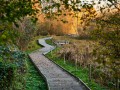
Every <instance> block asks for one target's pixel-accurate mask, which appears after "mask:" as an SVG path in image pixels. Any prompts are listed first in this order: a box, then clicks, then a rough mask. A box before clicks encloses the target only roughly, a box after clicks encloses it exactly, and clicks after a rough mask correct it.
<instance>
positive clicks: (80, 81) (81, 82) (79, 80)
mask: <svg viewBox="0 0 120 90" xmlns="http://www.w3.org/2000/svg"><path fill="white" fill-rule="evenodd" d="M43 55H44V54H43ZM44 56H45V57H46V58H48V59H49V60H50V61H51V62H53V63H54V64H55V65H56V66H58V67H60V68H61V69H62V70H63V71H65V72H67V73H68V74H70V75H71V76H72V77H74V78H75V79H76V80H77V81H78V82H79V83H80V84H82V85H84V87H85V88H86V90H91V89H90V88H89V87H88V86H87V84H86V83H84V82H83V81H82V80H81V79H80V78H78V77H76V76H75V75H73V74H72V73H70V72H69V71H67V70H66V69H65V68H63V67H62V66H60V65H59V64H57V63H56V62H54V61H53V60H51V59H50V58H49V57H47V56H46V55H44Z"/></svg>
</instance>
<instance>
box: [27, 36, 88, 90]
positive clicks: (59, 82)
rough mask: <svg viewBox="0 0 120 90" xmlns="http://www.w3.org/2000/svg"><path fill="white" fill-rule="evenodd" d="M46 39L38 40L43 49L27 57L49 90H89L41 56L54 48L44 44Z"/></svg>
mask: <svg viewBox="0 0 120 90" xmlns="http://www.w3.org/2000/svg"><path fill="white" fill-rule="evenodd" d="M46 39H49V38H44V39H40V40H39V43H40V44H42V45H43V46H45V47H44V48H42V49H40V50H38V51H35V52H33V53H31V54H29V56H30V58H31V60H32V62H33V63H34V64H35V65H36V67H37V68H38V69H39V71H40V72H41V73H42V74H43V75H44V76H45V78H46V80H47V83H48V87H49V90H89V89H88V88H86V87H85V85H83V84H81V83H80V82H78V81H77V80H76V79H75V78H74V77H73V76H71V75H70V74H68V73H67V72H66V71H64V70H63V69H61V68H60V67H58V66H57V65H56V64H54V63H53V62H52V61H50V60H49V59H48V58H46V57H45V56H44V55H43V54H46V53H48V52H49V51H50V50H52V49H54V48H55V47H53V46H50V45H48V44H46V43H45V40H46Z"/></svg>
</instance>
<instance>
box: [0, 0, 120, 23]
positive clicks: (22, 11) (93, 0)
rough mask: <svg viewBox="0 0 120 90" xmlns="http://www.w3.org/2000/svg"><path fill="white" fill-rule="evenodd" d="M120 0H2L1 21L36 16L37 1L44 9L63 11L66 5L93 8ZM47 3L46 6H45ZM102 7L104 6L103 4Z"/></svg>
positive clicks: (0, 7)
mask: <svg viewBox="0 0 120 90" xmlns="http://www.w3.org/2000/svg"><path fill="white" fill-rule="evenodd" d="M119 1H120V0H0V21H4V22H6V21H8V22H15V21H16V20H17V19H20V18H21V17H25V16H27V15H29V16H31V15H32V16H34V15H35V14H36V13H37V12H38V10H37V9H35V8H33V6H34V4H35V3H39V4H40V5H41V6H42V7H44V9H46V10H47V9H48V10H50V9H49V8H52V9H53V8H55V9H56V8H57V11H61V9H60V7H61V6H64V7H65V9H69V10H73V11H80V9H81V8H91V7H93V6H94V5H95V4H100V3H103V2H107V5H108V6H112V5H114V6H115V7H116V4H117V3H119ZM43 3H47V5H46V6H44V5H45V4H43ZM100 8H103V6H101V7H100Z"/></svg>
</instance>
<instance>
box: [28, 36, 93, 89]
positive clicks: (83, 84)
mask: <svg viewBox="0 0 120 90" xmlns="http://www.w3.org/2000/svg"><path fill="white" fill-rule="evenodd" d="M48 39H52V37H48V38H43V39H38V44H39V45H41V46H43V48H45V47H46V48H47V47H49V48H47V49H48V50H47V51H46V50H45V51H44V52H42V53H41V55H43V56H44V57H45V58H47V59H48V60H49V61H50V62H51V63H53V64H54V65H55V66H56V67H58V68H59V69H60V70H62V71H63V72H66V73H67V74H68V75H69V76H71V77H72V78H74V79H75V80H76V82H78V83H79V85H81V86H82V88H84V89H83V90H91V89H90V88H89V87H88V86H87V85H86V84H85V83H84V82H83V81H82V80H81V79H80V78H78V77H76V76H75V75H73V74H72V73H70V72H69V71H67V70H66V69H65V68H63V67H61V66H60V65H58V64H56V63H55V62H54V61H53V60H51V59H50V58H48V57H47V56H45V55H46V54H47V53H49V52H50V51H52V50H54V49H55V48H56V46H52V45H49V44H47V43H46V40H48ZM40 41H42V42H43V43H41V42H40ZM43 48H42V49H43ZM35 52H39V50H35V51H33V52H32V53H35ZM28 56H29V58H30V60H31V61H32V63H33V64H34V66H35V68H36V69H37V70H38V72H39V74H40V75H42V77H43V78H44V80H45V82H46V84H47V89H48V90H51V89H50V86H49V83H48V80H47V77H46V76H45V75H44V74H43V73H42V72H41V71H40V69H39V68H38V67H37V66H36V64H35V62H34V60H32V57H31V55H30V54H29V55H28ZM63 90H64V89H63Z"/></svg>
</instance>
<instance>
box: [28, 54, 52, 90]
mask: <svg viewBox="0 0 120 90" xmlns="http://www.w3.org/2000/svg"><path fill="white" fill-rule="evenodd" d="M28 57H29V58H30V60H31V62H32V63H33V65H34V66H35V68H36V69H37V71H38V72H39V74H40V75H41V76H42V77H43V78H44V80H45V82H46V84H47V89H48V90H50V88H49V84H48V81H47V79H46V77H45V75H43V74H42V73H41V71H40V70H39V68H38V67H37V66H36V65H35V63H34V62H33V60H32V58H31V57H30V55H28Z"/></svg>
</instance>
